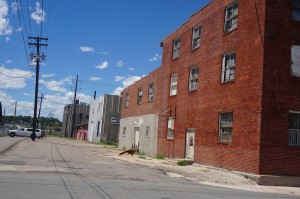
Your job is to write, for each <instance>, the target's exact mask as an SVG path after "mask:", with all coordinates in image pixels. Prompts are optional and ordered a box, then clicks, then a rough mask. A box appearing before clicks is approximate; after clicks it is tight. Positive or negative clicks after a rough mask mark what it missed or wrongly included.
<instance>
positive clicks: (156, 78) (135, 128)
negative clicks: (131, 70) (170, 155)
mask: <svg viewBox="0 0 300 199" xmlns="http://www.w3.org/2000/svg"><path fill="white" fill-rule="evenodd" d="M160 71H161V69H160V68H158V69H156V70H155V71H153V72H151V73H150V74H149V75H147V76H145V77H143V78H141V79H140V80H139V81H137V82H135V83H134V84H133V85H131V86H129V87H128V88H126V89H124V90H123V92H122V100H123V102H122V115H121V121H120V133H119V147H120V148H126V149H129V148H131V147H132V145H136V146H139V150H140V152H145V153H146V154H148V155H152V156H155V155H156V154H157V134H158V132H157V129H158V121H159V117H160V104H161V103H160V97H161V96H160V91H161V85H162V84H161V75H160Z"/></svg>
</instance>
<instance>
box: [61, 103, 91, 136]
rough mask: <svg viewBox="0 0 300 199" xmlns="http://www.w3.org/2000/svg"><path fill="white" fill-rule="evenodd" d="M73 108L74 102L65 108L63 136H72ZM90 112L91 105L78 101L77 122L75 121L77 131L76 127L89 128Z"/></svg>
mask: <svg viewBox="0 0 300 199" xmlns="http://www.w3.org/2000/svg"><path fill="white" fill-rule="evenodd" d="M73 108H74V106H73V104H68V105H67V106H65V108H64V115H63V123H62V132H61V134H62V136H63V137H71V132H72V122H73ZM89 112H90V106H89V105H87V104H85V103H82V102H81V103H79V101H78V100H77V101H76V109H75V122H74V130H75V131H76V128H87V126H88V122H89ZM74 136H75V135H74Z"/></svg>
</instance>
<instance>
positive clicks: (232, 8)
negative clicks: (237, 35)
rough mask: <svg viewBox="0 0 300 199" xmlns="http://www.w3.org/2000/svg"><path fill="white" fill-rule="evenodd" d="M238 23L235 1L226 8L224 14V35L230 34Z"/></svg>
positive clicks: (236, 3)
mask: <svg viewBox="0 0 300 199" xmlns="http://www.w3.org/2000/svg"><path fill="white" fill-rule="evenodd" d="M237 22H238V2H237V0H235V1H234V2H233V3H231V4H229V5H228V6H227V7H226V13H225V30H224V31H225V33H228V32H231V31H233V30H234V29H236V28H237Z"/></svg>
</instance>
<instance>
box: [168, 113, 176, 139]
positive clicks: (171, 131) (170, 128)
mask: <svg viewBox="0 0 300 199" xmlns="http://www.w3.org/2000/svg"><path fill="white" fill-rule="evenodd" d="M174 129H175V118H173V117H169V118H168V132H167V140H174Z"/></svg>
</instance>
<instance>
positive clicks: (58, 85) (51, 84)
mask: <svg viewBox="0 0 300 199" xmlns="http://www.w3.org/2000/svg"><path fill="white" fill-rule="evenodd" d="M69 81H70V80H69V79H62V80H59V81H56V80H52V81H45V80H43V79H41V80H40V81H39V83H40V84H42V85H44V86H45V87H46V88H48V89H49V90H51V91H55V92H62V93H65V92H67V89H66V88H65V87H64V85H65V84H66V83H69Z"/></svg>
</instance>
